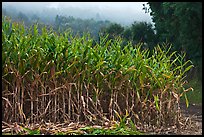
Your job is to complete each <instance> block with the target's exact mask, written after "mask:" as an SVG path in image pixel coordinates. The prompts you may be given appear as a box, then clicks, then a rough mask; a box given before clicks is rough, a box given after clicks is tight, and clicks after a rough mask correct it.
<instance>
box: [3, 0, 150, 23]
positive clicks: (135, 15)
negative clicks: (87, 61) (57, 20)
mask: <svg viewBox="0 0 204 137" xmlns="http://www.w3.org/2000/svg"><path fill="white" fill-rule="evenodd" d="M144 3H147V2H3V4H2V5H5V4H6V5H12V6H13V7H15V8H16V9H18V10H24V11H32V12H33V11H34V12H35V11H37V12H39V11H40V10H43V9H44V8H48V9H49V8H50V9H53V10H54V9H55V10H57V11H58V13H60V14H62V15H67V14H68V15H71V14H73V15H74V16H78V17H83V16H87V15H88V14H90V13H93V14H92V15H91V14H90V17H91V16H93V17H94V16H96V14H97V13H98V14H99V15H100V17H101V18H102V19H108V20H112V21H116V22H118V23H125V24H130V23H133V21H146V22H151V17H150V15H149V13H145V11H144V10H142V8H143V5H142V4H144ZM74 8H77V9H79V10H78V11H81V12H80V13H79V14H75V13H74V11H73V13H68V12H64V11H65V10H67V9H74ZM76 11H77V10H76ZM44 12H45V11H44ZM45 14H46V13H45Z"/></svg>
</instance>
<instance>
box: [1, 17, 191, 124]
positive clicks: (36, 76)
mask: <svg viewBox="0 0 204 137" xmlns="http://www.w3.org/2000/svg"><path fill="white" fill-rule="evenodd" d="M41 31H42V33H38V25H37V24H35V25H34V26H32V27H30V28H29V29H25V28H24V26H23V25H22V24H21V23H11V21H10V20H9V19H8V18H3V20H2V68H3V70H2V99H3V101H2V106H3V107H2V116H3V118H2V119H3V120H4V121H11V122H14V121H15V122H23V123H24V122H25V121H26V122H28V123H38V122H40V121H41V120H44V121H51V122H63V121H72V120H74V121H76V122H79V121H86V122H89V123H91V124H95V123H99V124H103V123H105V121H107V120H110V121H112V120H120V118H118V117H117V114H115V113H114V112H115V111H117V112H118V114H120V116H121V117H123V116H124V115H126V113H128V114H129V115H128V116H129V117H130V118H131V119H132V121H133V122H134V123H135V124H140V123H146V124H148V125H152V126H156V127H161V126H169V125H178V124H179V118H180V117H179V115H180V113H179V111H177V110H178V107H179V101H180V97H182V96H184V97H186V92H187V91H190V90H191V89H192V88H188V89H185V87H184V84H185V82H184V78H185V75H186V73H187V72H188V71H189V70H190V69H191V68H192V67H193V65H192V62H191V61H190V60H187V61H185V60H184V58H185V54H184V55H181V54H177V52H176V51H175V52H170V49H171V46H169V47H168V48H167V44H165V43H163V44H162V45H157V46H156V47H154V49H153V51H150V50H148V49H145V50H143V49H142V46H143V45H142V44H141V43H138V44H137V45H136V46H135V45H132V43H131V42H130V43H128V44H127V45H125V46H124V47H123V48H121V44H122V42H123V39H121V38H120V37H116V38H114V39H111V40H108V35H106V36H102V37H101V38H100V41H99V42H97V43H95V44H94V45H93V39H92V38H91V37H90V35H89V34H84V35H83V36H82V37H80V36H78V35H75V36H73V35H72V33H71V32H70V31H68V32H64V33H60V34H57V33H56V32H54V31H53V29H52V28H51V29H49V30H47V29H46V27H44V28H42V30H41ZM150 52H152V53H154V54H150ZM185 99H186V104H187V105H188V99H187V98H185ZM122 123H124V120H123V122H122ZM121 126H124V124H123V125H121ZM140 126H143V125H140Z"/></svg>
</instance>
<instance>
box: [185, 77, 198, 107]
mask: <svg viewBox="0 0 204 137" xmlns="http://www.w3.org/2000/svg"><path fill="white" fill-rule="evenodd" d="M188 86H189V87H193V89H194V90H193V91H191V92H187V97H188V100H189V103H190V104H197V105H202V81H201V80H199V79H197V78H193V79H191V80H189V82H188ZM182 101H185V99H184V98H182Z"/></svg>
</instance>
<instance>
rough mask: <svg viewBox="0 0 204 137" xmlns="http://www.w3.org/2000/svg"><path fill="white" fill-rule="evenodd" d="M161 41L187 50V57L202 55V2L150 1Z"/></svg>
mask: <svg viewBox="0 0 204 137" xmlns="http://www.w3.org/2000/svg"><path fill="white" fill-rule="evenodd" d="M148 4H149V6H150V9H151V12H150V15H151V16H152V19H153V22H154V23H155V28H156V32H157V35H158V38H159V41H161V42H165V41H168V42H170V43H172V44H173V45H174V49H175V50H178V51H182V52H186V53H187V56H186V58H187V59H194V60H196V59H198V58H201V56H202V3H201V2H148Z"/></svg>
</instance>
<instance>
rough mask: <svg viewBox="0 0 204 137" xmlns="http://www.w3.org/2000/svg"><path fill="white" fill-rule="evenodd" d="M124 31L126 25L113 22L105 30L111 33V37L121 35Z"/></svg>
mask: <svg viewBox="0 0 204 137" xmlns="http://www.w3.org/2000/svg"><path fill="white" fill-rule="evenodd" d="M123 31H124V27H122V26H121V25H120V24H118V23H112V24H111V25H110V26H108V27H107V28H106V29H105V32H106V33H108V34H109V39H112V38H114V37H115V36H121V35H122V33H123Z"/></svg>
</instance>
